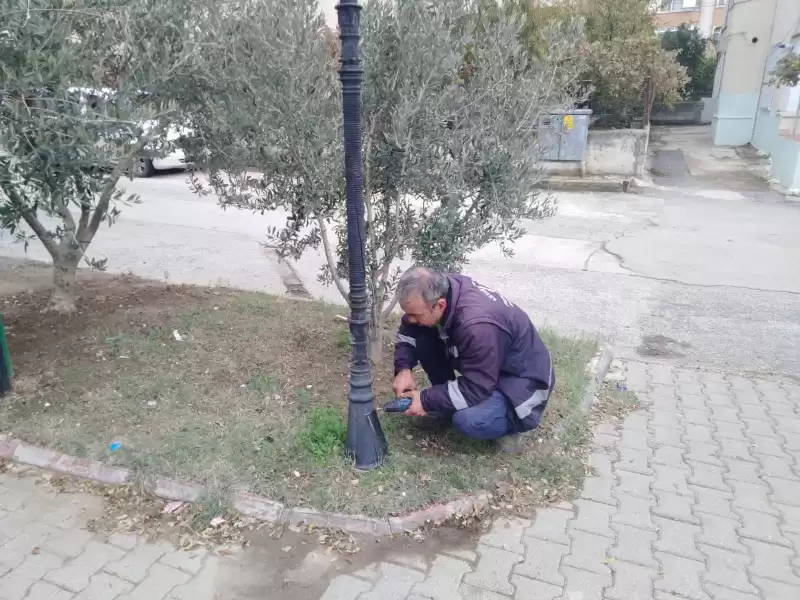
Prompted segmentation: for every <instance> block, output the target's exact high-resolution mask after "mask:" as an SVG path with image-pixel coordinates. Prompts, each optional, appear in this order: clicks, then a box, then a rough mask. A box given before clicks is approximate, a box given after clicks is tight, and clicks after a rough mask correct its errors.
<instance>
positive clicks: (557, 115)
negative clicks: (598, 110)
mask: <svg viewBox="0 0 800 600" xmlns="http://www.w3.org/2000/svg"><path fill="white" fill-rule="evenodd" d="M591 116H592V111H591V110H589V109H588V108H578V109H575V110H571V111H564V112H553V113H550V114H549V115H545V116H542V117H539V148H540V150H539V151H540V153H541V157H540V158H541V160H551V161H556V160H563V161H576V162H577V161H582V160H583V157H584V154H585V153H586V138H587V136H588V135H589V121H590V120H591Z"/></svg>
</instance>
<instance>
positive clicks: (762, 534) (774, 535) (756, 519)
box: [736, 508, 791, 547]
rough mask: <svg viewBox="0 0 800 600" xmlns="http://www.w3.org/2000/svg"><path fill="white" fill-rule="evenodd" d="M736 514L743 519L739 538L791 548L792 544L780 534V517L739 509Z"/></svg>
mask: <svg viewBox="0 0 800 600" xmlns="http://www.w3.org/2000/svg"><path fill="white" fill-rule="evenodd" d="M736 513H737V514H738V515H739V517H741V519H742V526H741V527H740V528H739V536H741V537H743V538H750V539H754V540H760V541H762V542H767V543H768V544H777V545H779V546H787V547H791V543H790V542H789V540H787V539H786V538H785V537H784V536H783V535H782V534H781V532H780V529H779V517H777V516H775V515H769V514H767V513H763V512H760V511H754V510H744V509H741V508H740V509H737V510H736Z"/></svg>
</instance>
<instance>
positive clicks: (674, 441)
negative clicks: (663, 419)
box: [652, 423, 710, 448]
mask: <svg viewBox="0 0 800 600" xmlns="http://www.w3.org/2000/svg"><path fill="white" fill-rule="evenodd" d="M689 427H698V425H692V424H691V423H686V424H685V425H684V428H683V430H681V429H675V428H674V427H659V426H658V425H654V426H653V427H652V431H653V444H654V445H655V446H656V447H658V446H675V447H676V448H686V439H687V438H686V430H687V428H689ZM688 439H691V438H688ZM709 439H710V436H709ZM700 441H706V440H700Z"/></svg>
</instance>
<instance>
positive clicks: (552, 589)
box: [511, 575, 564, 600]
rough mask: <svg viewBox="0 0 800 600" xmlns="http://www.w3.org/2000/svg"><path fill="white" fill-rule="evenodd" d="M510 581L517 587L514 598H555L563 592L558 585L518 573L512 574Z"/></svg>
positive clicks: (524, 599) (522, 599) (530, 599)
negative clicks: (528, 577)
mask: <svg viewBox="0 0 800 600" xmlns="http://www.w3.org/2000/svg"><path fill="white" fill-rule="evenodd" d="M511 583H512V584H513V585H514V587H515V588H516V589H517V591H516V592H515V593H514V600H556V598H560V597H561V595H562V594H563V593H564V588H562V587H561V586H560V585H552V584H550V583H545V582H543V581H536V580H533V579H527V578H526V577H521V576H519V575H514V576H512V577H511Z"/></svg>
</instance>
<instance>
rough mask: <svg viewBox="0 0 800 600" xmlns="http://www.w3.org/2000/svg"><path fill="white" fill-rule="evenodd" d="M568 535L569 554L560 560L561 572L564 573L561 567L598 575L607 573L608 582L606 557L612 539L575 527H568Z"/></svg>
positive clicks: (609, 575) (608, 574) (608, 571)
mask: <svg viewBox="0 0 800 600" xmlns="http://www.w3.org/2000/svg"><path fill="white" fill-rule="evenodd" d="M569 535H570V537H571V538H572V544H571V545H570V552H569V554H567V555H566V556H565V557H564V558H563V559H562V560H561V565H562V570H561V572H562V573H563V574H564V575H566V571H564V568H563V567H574V568H576V569H583V570H584V571H591V572H593V573H597V574H599V575H607V576H608V577H609V584H610V583H611V582H610V578H611V571H610V570H609V568H608V565H607V558H608V553H609V551H610V550H611V546H612V544H613V543H614V540H613V539H611V538H608V537H605V536H601V535H595V534H593V533H588V532H586V531H580V530H577V529H570V532H569Z"/></svg>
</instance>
